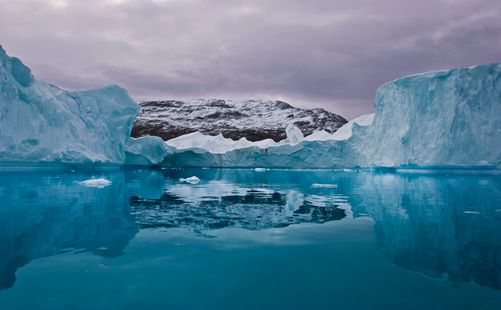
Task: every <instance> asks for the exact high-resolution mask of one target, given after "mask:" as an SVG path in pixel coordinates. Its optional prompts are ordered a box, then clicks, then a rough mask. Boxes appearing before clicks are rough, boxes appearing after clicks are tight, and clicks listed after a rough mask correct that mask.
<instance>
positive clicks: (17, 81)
mask: <svg viewBox="0 0 501 310" xmlns="http://www.w3.org/2000/svg"><path fill="white" fill-rule="evenodd" d="M137 112H138V106H137V104H136V103H135V102H134V101H133V100H132V99H131V98H130V97H129V95H128V94H127V92H126V91H125V90H124V89H122V88H120V87H118V86H108V87H104V88H101V89H96V90H90V91H80V92H70V91H64V90H62V89H60V88H58V87H56V86H53V85H50V84H47V83H44V82H42V81H38V80H36V79H35V78H34V77H33V75H32V73H31V70H30V69H29V68H28V67H27V66H25V65H24V64H23V63H22V62H21V60H19V59H18V58H15V57H9V56H8V55H7V54H6V52H5V50H4V49H3V48H2V47H0V162H1V163H4V164H5V163H7V164H12V163H15V164H20V163H71V164H123V163H124V162H125V152H124V150H125V145H126V142H127V140H128V138H129V135H130V131H131V127H132V123H133V121H134V119H135V117H136V114H137Z"/></svg>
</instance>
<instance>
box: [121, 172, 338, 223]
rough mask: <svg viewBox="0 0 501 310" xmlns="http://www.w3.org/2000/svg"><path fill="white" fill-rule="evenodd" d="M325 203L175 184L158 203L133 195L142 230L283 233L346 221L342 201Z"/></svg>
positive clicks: (225, 186) (219, 185)
mask: <svg viewBox="0 0 501 310" xmlns="http://www.w3.org/2000/svg"><path fill="white" fill-rule="evenodd" d="M311 198H316V199H311ZM320 198H323V199H319V197H318V196H317V197H309V196H308V195H304V194H302V193H299V192H297V191H293V190H289V191H284V192H280V191H275V190H269V189H265V188H261V189H259V188H258V189H256V188H244V187H239V186H236V185H234V184H229V183H225V182H218V181H214V182H209V184H204V185H201V186H190V185H174V186H171V187H169V188H167V190H166V192H165V193H164V194H162V196H161V197H160V198H158V199H144V198H141V197H138V196H132V197H131V198H130V205H131V208H132V213H133V214H134V216H135V218H136V222H137V223H138V225H139V226H140V227H143V228H145V227H148V228H151V227H167V228H170V227H186V228H189V229H191V230H193V231H197V232H200V231H203V230H211V229H220V228H225V227H238V228H243V229H249V230H259V229H267V228H279V227H286V226H289V225H291V224H299V223H324V222H328V221H335V220H340V219H342V218H344V217H345V216H346V213H345V210H343V209H342V208H340V206H341V204H342V201H343V200H342V199H340V198H339V197H338V198H337V199H333V198H332V197H320ZM319 200H321V202H319Z"/></svg>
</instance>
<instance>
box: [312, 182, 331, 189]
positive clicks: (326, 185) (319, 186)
mask: <svg viewBox="0 0 501 310" xmlns="http://www.w3.org/2000/svg"><path fill="white" fill-rule="evenodd" d="M311 187H313V188H337V184H323V183H314V184H312V185H311Z"/></svg>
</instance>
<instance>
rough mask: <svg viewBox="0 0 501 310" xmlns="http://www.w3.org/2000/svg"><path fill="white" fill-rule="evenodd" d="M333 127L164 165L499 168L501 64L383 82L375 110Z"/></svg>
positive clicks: (178, 157)
mask: <svg viewBox="0 0 501 310" xmlns="http://www.w3.org/2000/svg"><path fill="white" fill-rule="evenodd" d="M344 127H346V128H344ZM339 132H340V133H343V134H338V135H337V134H336V133H335V134H334V135H331V136H330V137H329V135H326V134H325V133H320V134H315V133H314V134H313V135H312V136H313V138H309V139H308V137H307V139H306V140H305V141H303V142H300V143H298V144H294V145H290V144H284V145H278V146H270V147H267V148H259V147H249V148H242V149H236V150H232V151H229V152H226V153H224V154H213V153H211V152H209V151H206V150H202V149H199V148H197V149H195V148H193V149H184V150H178V151H176V152H175V153H174V154H172V155H170V156H169V157H168V160H166V161H165V162H164V165H169V166H185V167H203V166H212V167H264V168H354V167H361V168H373V167H392V168H402V167H403V168H417V167H427V168H445V167H455V168H457V167H460V168H482V169H485V168H489V169H501V138H500V137H501V64H490V65H482V66H476V67H471V68H460V69H452V70H447V71H439V72H431V73H424V74H418V75H413V76H408V77H404V78H402V79H398V80H395V81H392V82H389V83H386V84H385V85H383V86H381V87H380V88H379V89H378V90H377V93H376V113H375V115H374V116H372V115H367V116H364V117H362V118H361V119H358V120H356V121H355V120H354V121H352V122H349V123H347V124H345V125H344V126H343V127H341V128H340V129H339ZM340 136H342V137H340ZM315 137H316V138H315ZM315 139H317V140H315Z"/></svg>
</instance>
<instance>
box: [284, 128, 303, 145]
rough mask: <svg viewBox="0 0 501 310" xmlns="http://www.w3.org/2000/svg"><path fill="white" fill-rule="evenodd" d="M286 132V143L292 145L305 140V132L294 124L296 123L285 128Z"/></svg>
mask: <svg viewBox="0 0 501 310" xmlns="http://www.w3.org/2000/svg"><path fill="white" fill-rule="evenodd" d="M285 134H286V135H287V139H286V143H289V144H292V145H295V144H298V143H301V142H303V140H304V135H303V132H302V131H301V129H299V128H298V127H296V126H294V124H289V125H287V128H285Z"/></svg>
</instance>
